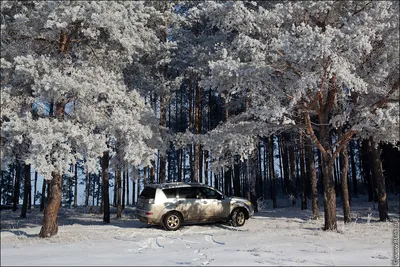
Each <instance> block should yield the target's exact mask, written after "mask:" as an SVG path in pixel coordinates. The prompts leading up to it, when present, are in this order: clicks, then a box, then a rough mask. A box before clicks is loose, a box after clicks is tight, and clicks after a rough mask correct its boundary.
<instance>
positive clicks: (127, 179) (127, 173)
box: [126, 167, 129, 206]
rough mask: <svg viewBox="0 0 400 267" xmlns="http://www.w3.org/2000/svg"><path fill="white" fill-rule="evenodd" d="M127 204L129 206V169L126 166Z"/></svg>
mask: <svg viewBox="0 0 400 267" xmlns="http://www.w3.org/2000/svg"><path fill="white" fill-rule="evenodd" d="M126 205H128V206H129V171H128V167H127V168H126Z"/></svg>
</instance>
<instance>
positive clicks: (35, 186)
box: [33, 171, 38, 207]
mask: <svg viewBox="0 0 400 267" xmlns="http://www.w3.org/2000/svg"><path fill="white" fill-rule="evenodd" d="M37 180H38V172H37V171H35V182H34V188H35V191H34V192H33V207H35V206H36V192H37Z"/></svg>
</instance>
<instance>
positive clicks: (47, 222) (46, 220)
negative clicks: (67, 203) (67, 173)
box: [39, 172, 62, 238]
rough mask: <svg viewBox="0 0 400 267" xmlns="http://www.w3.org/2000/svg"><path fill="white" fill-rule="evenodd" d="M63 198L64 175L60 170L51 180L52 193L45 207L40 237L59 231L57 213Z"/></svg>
mask: <svg viewBox="0 0 400 267" xmlns="http://www.w3.org/2000/svg"><path fill="white" fill-rule="evenodd" d="M61 200H62V175H61V173H59V172H53V173H52V179H51V181H50V195H49V198H48V203H47V206H46V208H45V209H44V216H43V225H42V228H41V229H40V233H39V237H42V238H45V237H51V236H53V235H56V234H57V233H58V222H57V215H58V211H59V209H60V206H61V205H60V204H61Z"/></svg>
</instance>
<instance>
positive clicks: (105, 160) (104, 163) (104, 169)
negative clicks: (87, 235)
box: [101, 151, 110, 223]
mask: <svg viewBox="0 0 400 267" xmlns="http://www.w3.org/2000/svg"><path fill="white" fill-rule="evenodd" d="M108 164H109V154H108V151H104V152H103V157H102V159H101V175H102V185H103V190H102V195H103V206H104V207H103V208H104V214H103V222H105V223H110V195H109V182H108V180H109V179H108Z"/></svg>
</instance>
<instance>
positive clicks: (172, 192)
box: [163, 188, 178, 198]
mask: <svg viewBox="0 0 400 267" xmlns="http://www.w3.org/2000/svg"><path fill="white" fill-rule="evenodd" d="M177 191H178V190H177V189H176V188H169V189H164V190H163V192H164V194H165V196H166V197H167V198H175V197H176V192H177Z"/></svg>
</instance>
